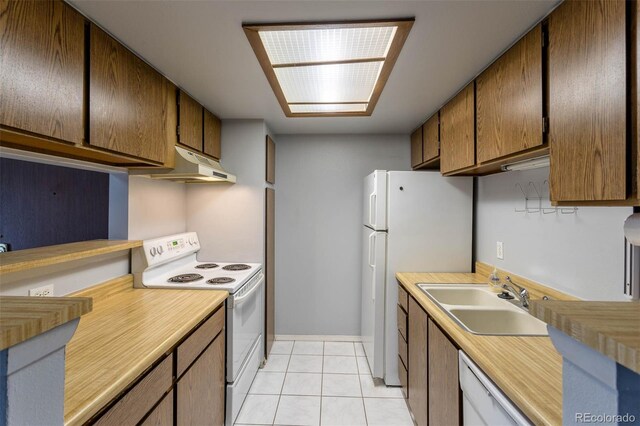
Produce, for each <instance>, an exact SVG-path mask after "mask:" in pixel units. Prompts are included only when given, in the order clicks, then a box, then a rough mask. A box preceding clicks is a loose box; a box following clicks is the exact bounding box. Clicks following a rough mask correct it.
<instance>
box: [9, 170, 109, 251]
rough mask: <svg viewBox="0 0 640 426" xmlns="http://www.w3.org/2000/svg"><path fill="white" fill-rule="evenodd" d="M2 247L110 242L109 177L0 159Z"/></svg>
mask: <svg viewBox="0 0 640 426" xmlns="http://www.w3.org/2000/svg"><path fill="white" fill-rule="evenodd" d="M0 188H1V191H0V242H3V243H8V244H10V245H11V250H23V249H28V248H33V247H41V246H50V245H54V244H64V243H70V242H75V241H83V240H95V239H101V238H108V237H109V174H108V173H101V172H95V171H89V170H80V169H75V168H69V167H61V166H55V165H50V164H41V163H35V162H29V161H20V160H14V159H9V158H0Z"/></svg>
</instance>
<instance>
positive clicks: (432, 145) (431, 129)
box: [422, 111, 440, 163]
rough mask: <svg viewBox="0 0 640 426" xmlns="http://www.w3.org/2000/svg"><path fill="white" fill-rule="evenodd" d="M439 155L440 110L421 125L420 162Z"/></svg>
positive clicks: (430, 159)
mask: <svg viewBox="0 0 640 426" xmlns="http://www.w3.org/2000/svg"><path fill="white" fill-rule="evenodd" d="M439 155H440V112H439V111H438V112H436V113H435V114H434V115H433V116H432V117H431V118H430V119H428V120H427V122H426V123H424V124H423V125H422V162H423V163H426V162H427V161H433V160H435V159H436V158H438V156H439Z"/></svg>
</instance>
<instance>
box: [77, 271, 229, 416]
mask: <svg viewBox="0 0 640 426" xmlns="http://www.w3.org/2000/svg"><path fill="white" fill-rule="evenodd" d="M74 295H77V296H87V297H92V298H93V312H91V313H89V314H87V315H84V316H83V317H82V318H81V320H80V324H79V326H78V330H77V331H76V333H75V335H74V336H73V338H72V339H71V341H70V342H69V344H68V345H67V353H66V371H65V404H64V421H65V424H67V425H76V424H82V423H84V422H86V421H87V420H89V419H90V418H91V417H92V416H93V415H95V414H96V413H97V412H98V411H99V410H100V409H101V408H102V407H104V406H105V405H106V404H108V403H109V402H110V401H111V400H112V399H113V398H114V397H116V396H117V395H118V394H119V393H120V392H122V391H123V390H125V389H126V388H127V386H128V385H129V384H131V383H132V382H133V381H134V380H135V379H136V378H137V377H139V376H140V375H141V374H142V373H143V372H144V371H145V370H146V369H147V368H149V367H150V366H151V365H152V364H153V363H154V362H155V361H157V360H158V359H159V358H160V357H162V356H163V355H164V354H166V353H168V352H170V351H171V350H172V349H173V347H174V346H175V345H176V344H177V343H178V342H179V341H180V340H181V339H182V338H183V337H184V336H185V335H186V334H187V333H188V332H189V331H191V330H192V329H193V328H194V327H195V326H196V325H198V324H199V323H200V322H201V321H202V320H203V319H205V318H206V317H207V316H208V315H209V314H211V313H212V312H213V311H215V310H216V308H218V307H219V306H221V305H222V304H223V303H224V301H225V299H226V298H227V296H228V293H227V292H226V291H218V290H159V289H154V290H148V289H134V288H133V277H132V276H131V275H126V276H124V277H121V278H118V279H115V280H112V281H110V282H107V283H104V284H101V285H98V286H95V287H92V288H89V289H86V290H82V291H80V292H77V293H74ZM222 309H224V306H223V307H222Z"/></svg>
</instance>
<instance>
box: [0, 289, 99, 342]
mask: <svg viewBox="0 0 640 426" xmlns="http://www.w3.org/2000/svg"><path fill="white" fill-rule="evenodd" d="M92 309H93V299H92V298H90V297H31V296H0V350H5V349H8V348H11V347H12V346H15V345H17V344H20V343H22V342H24V341H26V340H28V339H32V338H34V337H37V336H39V335H41V334H43V333H45V332H47V331H49V330H51V329H53V328H55V327H58V326H60V325H63V324H66V323H67V322H69V321H73V320H74V319H76V318H80V317H81V316H82V315H84V314H86V313H89V312H91V310H92Z"/></svg>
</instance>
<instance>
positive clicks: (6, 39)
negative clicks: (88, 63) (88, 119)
mask: <svg viewBox="0 0 640 426" xmlns="http://www.w3.org/2000/svg"><path fill="white" fill-rule="evenodd" d="M0 17H1V18H0V125H2V126H7V127H10V128H14V129H19V130H23V131H27V132H31V133H36V134H39V135H43V136H46V137H50V138H55V139H59V140H62V141H67V142H72V143H82V142H83V140H84V19H83V17H82V16H80V14H79V13H77V12H76V11H75V10H73V9H72V8H71V7H69V6H67V5H66V4H65V3H63V2H62V1H11V0H0Z"/></svg>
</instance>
